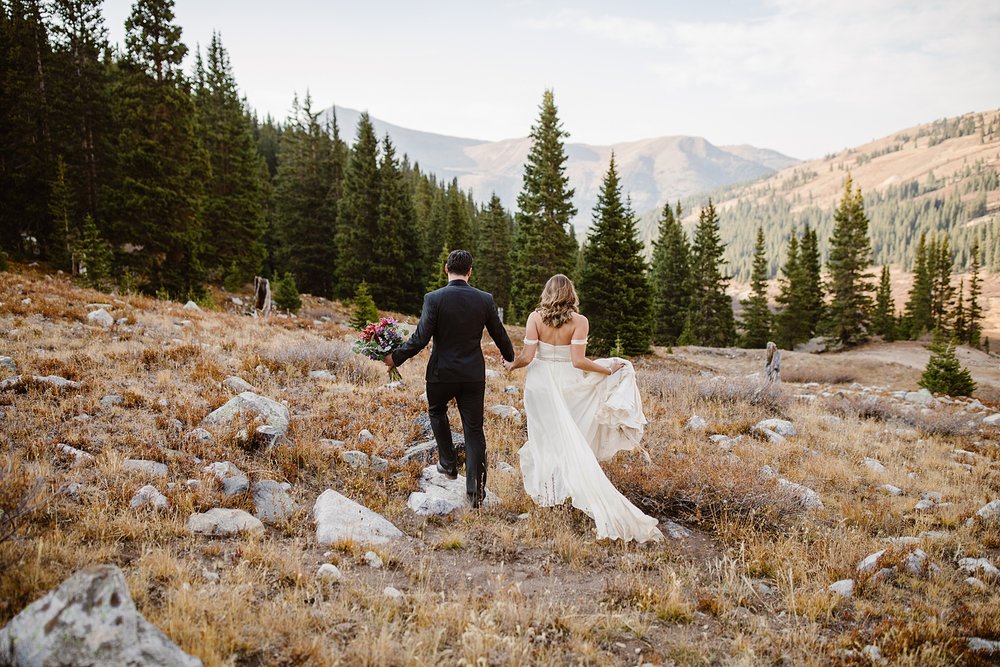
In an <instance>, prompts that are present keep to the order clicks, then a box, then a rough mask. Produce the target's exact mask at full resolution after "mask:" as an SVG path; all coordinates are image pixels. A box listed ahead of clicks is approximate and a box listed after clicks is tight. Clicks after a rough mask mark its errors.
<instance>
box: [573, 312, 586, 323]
mask: <svg viewBox="0 0 1000 667" xmlns="http://www.w3.org/2000/svg"><path fill="white" fill-rule="evenodd" d="M573 324H575V325H580V324H584V325H586V324H590V320H588V319H587V317H586V316H585V315H581V314H580V313H573Z"/></svg>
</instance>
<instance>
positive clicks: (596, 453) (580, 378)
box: [518, 340, 663, 542]
mask: <svg viewBox="0 0 1000 667" xmlns="http://www.w3.org/2000/svg"><path fill="white" fill-rule="evenodd" d="M574 342H575V343H580V344H582V341H574ZM525 343H528V344H532V343H534V341H527V340H526V341H525ZM570 349H571V346H570V345H550V344H548V343H546V342H544V341H539V342H538V350H537V352H536V353H535V358H534V359H533V360H532V362H531V363H530V364H529V365H528V373H527V377H526V378H525V381H524V408H525V411H526V412H527V416H528V442H526V443H525V444H524V446H523V447H521V449H520V451H519V452H518V453H519V454H520V458H521V474H522V476H523V477H524V489H525V491H527V492H528V495H530V496H531V497H532V499H534V501H535V502H536V503H538V504H539V505H541V506H543V507H547V506H551V505H559V504H561V503H562V502H563V501H564V500H566V499H567V498H572V502H573V506H574V507H576V508H577V509H580V510H582V511H584V512H586V513H587V514H588V515H589V516H590V517H591V518H593V519H594V522H595V523H596V525H597V537H598V538H609V539H621V540H625V541H628V540H636V541H638V542H647V541H650V540H661V539H663V534H662V533H660V531H659V530H658V529H657V527H656V524H657V520H656V519H654V518H653V517H651V516H647V515H645V514H643V513H642V512H641V511H640V510H639V509H638V508H637V507H636V506H635V505H633V504H632V503H631V502H629V500H628V498H626V497H625V496H623V495H622V494H621V493H620V492H619V491H618V489H616V488H615V486H614V485H613V484H612V483H611V481H610V480H609V479H608V478H607V476H606V475H605V474H604V471H603V470H602V469H601V466H600V464H599V463H598V459H601V460H603V459H608V458H611V457H612V456H614V454H615V453H617V452H619V451H622V450H625V449H633V448H635V447H638V446H639V439H640V438H641V437H642V431H643V427H644V425H645V424H646V418H645V416H644V415H643V414H642V403H641V401H640V398H639V391H638V388H637V387H636V384H635V370H634V369H633V368H632V364H631V363H629V362H627V361H625V367H624V368H622V369H621V370H620V371H618V372H617V373H614V374H612V375H603V374H601V373H585V372H583V371H581V370H579V369H577V368H575V367H574V366H573V364H572V362H571V360H570ZM611 362H612V360H611V359H599V360H597V363H599V364H602V365H605V366H609V367H610V364H611Z"/></svg>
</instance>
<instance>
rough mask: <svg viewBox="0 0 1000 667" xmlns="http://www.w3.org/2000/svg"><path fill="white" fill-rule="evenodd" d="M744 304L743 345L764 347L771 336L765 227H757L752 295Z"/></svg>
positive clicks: (751, 281) (751, 282)
mask: <svg viewBox="0 0 1000 667" xmlns="http://www.w3.org/2000/svg"><path fill="white" fill-rule="evenodd" d="M740 303H742V304H743V322H742V324H743V338H742V340H741V345H742V346H743V347H753V348H764V347H767V341H768V339H769V338H770V337H771V309H770V308H768V305H767V255H766V254H765V252H764V228H763V227H758V228H757V244H756V245H755V246H754V252H753V273H752V274H751V276H750V297H749V298H748V299H745V300H744V301H741V302H740Z"/></svg>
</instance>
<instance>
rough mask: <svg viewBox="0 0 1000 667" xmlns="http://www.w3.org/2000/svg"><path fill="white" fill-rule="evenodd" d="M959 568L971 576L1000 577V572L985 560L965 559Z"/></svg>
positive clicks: (959, 563)
mask: <svg viewBox="0 0 1000 667" xmlns="http://www.w3.org/2000/svg"><path fill="white" fill-rule="evenodd" d="M958 567H959V569H960V570H962V572H965V573H966V574H969V575H973V574H981V575H985V576H987V577H1000V570H998V569H997V568H996V567H995V566H994V565H993V563H991V562H990V561H988V560H987V559H985V558H963V559H961V560H960V561H958Z"/></svg>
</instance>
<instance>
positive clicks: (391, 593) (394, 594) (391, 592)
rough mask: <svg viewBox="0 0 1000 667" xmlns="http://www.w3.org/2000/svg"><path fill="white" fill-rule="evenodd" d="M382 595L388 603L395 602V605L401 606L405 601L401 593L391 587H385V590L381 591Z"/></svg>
mask: <svg viewBox="0 0 1000 667" xmlns="http://www.w3.org/2000/svg"><path fill="white" fill-rule="evenodd" d="M382 595H384V596H385V597H386V599H388V600H389V601H390V602H395V603H396V604H402V603H403V602H404V601H405V600H406V596H405V595H403V592H402V591H400V590H399V589H397V588H393V587H392V586H386V587H385V590H383V591H382Z"/></svg>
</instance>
